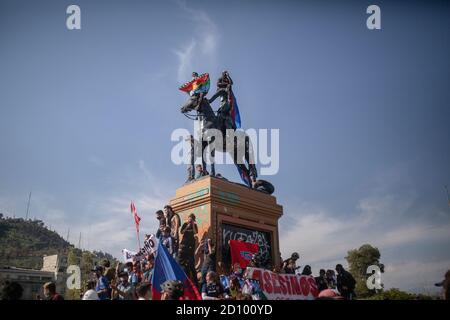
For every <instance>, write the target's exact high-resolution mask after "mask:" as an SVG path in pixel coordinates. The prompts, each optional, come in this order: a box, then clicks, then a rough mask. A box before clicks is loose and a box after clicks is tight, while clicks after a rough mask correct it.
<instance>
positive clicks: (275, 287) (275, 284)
mask: <svg viewBox="0 0 450 320" xmlns="http://www.w3.org/2000/svg"><path fill="white" fill-rule="evenodd" d="M272 285H273V292H274V293H281V290H280V285H279V283H278V275H277V274H276V273H272Z"/></svg>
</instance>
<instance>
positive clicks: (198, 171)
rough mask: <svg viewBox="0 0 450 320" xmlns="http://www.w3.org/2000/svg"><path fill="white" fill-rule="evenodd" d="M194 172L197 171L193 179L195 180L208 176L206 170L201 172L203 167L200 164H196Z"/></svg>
mask: <svg viewBox="0 0 450 320" xmlns="http://www.w3.org/2000/svg"><path fill="white" fill-rule="evenodd" d="M195 171H197V176H196V177H195V179H199V178H201V177H203V176H208V175H209V172H208V171H206V170H203V166H202V165H201V164H198V165H196V166H195Z"/></svg>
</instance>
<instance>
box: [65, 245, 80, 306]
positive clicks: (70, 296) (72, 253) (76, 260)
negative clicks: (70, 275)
mask: <svg viewBox="0 0 450 320" xmlns="http://www.w3.org/2000/svg"><path fill="white" fill-rule="evenodd" d="M77 253H78V252H77V250H76V249H75V248H69V250H68V252H67V265H68V266H70V265H77V266H79V265H80V257H79V256H78V255H77ZM80 293H81V290H80V289H68V290H66V299H67V300H80Z"/></svg>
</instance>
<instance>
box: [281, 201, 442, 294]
mask: <svg viewBox="0 0 450 320" xmlns="http://www.w3.org/2000/svg"><path fill="white" fill-rule="evenodd" d="M413 200H414V199H411V198H407V199H403V198H399V197H395V196H393V195H387V196H384V197H383V196H372V197H367V198H365V199H362V200H361V201H359V203H358V204H357V205H356V206H355V207H356V210H355V213H354V214H352V215H347V216H346V217H345V218H343V217H342V215H340V216H339V217H336V215H335V214H333V213H332V212H328V211H326V210H325V209H323V208H321V207H320V206H314V205H310V204H301V205H299V206H297V210H296V211H295V212H292V213H291V214H290V215H289V218H290V221H294V223H293V225H291V226H290V228H289V231H288V232H285V233H283V232H281V233H280V242H281V248H282V254H283V257H287V256H289V255H290V253H291V252H294V251H298V252H300V255H301V260H302V261H301V263H302V264H303V265H304V264H310V265H312V266H313V269H314V270H316V271H317V270H318V269H319V268H325V269H327V268H332V267H334V265H335V264H336V263H345V256H346V255H347V251H348V250H350V249H354V248H358V247H359V246H361V245H363V244H365V243H370V244H372V245H374V246H376V247H378V248H379V249H380V251H381V255H382V256H381V261H382V262H384V263H385V264H386V273H385V277H386V279H388V281H386V287H387V288H388V287H392V286H397V287H401V288H404V289H407V290H410V289H413V288H425V284H426V283H428V284H429V283H430V282H429V281H430V279H432V278H439V277H440V276H441V274H442V269H445V268H444V266H445V265H447V269H448V268H450V264H448V263H447V262H445V261H437V262H435V263H431V262H427V261H426V259H425V258H423V257H422V254H423V253H421V252H420V250H418V251H417V256H416V257H415V259H414V261H406V262H402V264H401V266H403V267H404V268H407V269H408V270H410V271H408V272H406V273H405V272H404V271H403V269H404V268H403V267H399V266H397V265H391V263H397V262H396V261H395V257H390V259H388V260H386V257H385V256H383V252H386V250H387V249H393V248H399V249H398V250H401V248H402V247H403V246H406V245H408V246H414V245H420V244H422V243H424V242H426V241H437V242H439V243H444V244H445V243H450V222H449V223H446V224H442V223H441V224H437V223H436V224H433V221H432V219H424V218H422V217H420V216H419V217H416V218H415V217H413V216H410V217H408V219H403V217H404V216H405V215H407V214H408V213H409V212H410V210H411V206H412V204H413ZM294 217H298V218H297V219H295V218H294ZM383 257H384V260H383ZM421 259H422V260H421ZM446 263H447V264H446ZM419 267H420V268H422V269H420V268H419ZM428 267H430V268H428ZM427 268H428V269H427ZM419 269H420V270H419ZM413 270H416V271H423V272H426V273H428V274H427V279H426V280H424V279H421V278H418V277H416V276H415V271H413ZM427 281H428V282H427ZM436 281H437V280H436ZM427 288H428V287H427ZM427 290H428V289H427Z"/></svg>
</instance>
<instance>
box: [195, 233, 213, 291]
mask: <svg viewBox="0 0 450 320" xmlns="http://www.w3.org/2000/svg"><path fill="white" fill-rule="evenodd" d="M199 246H200V247H201V248H200V250H202V251H203V255H204V259H203V264H202V269H201V273H202V284H203V283H205V282H206V274H207V273H208V272H209V271H216V248H215V247H214V245H213V244H212V241H211V239H207V240H206V241H204V240H203V241H202V242H201V243H200V245H199Z"/></svg>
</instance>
